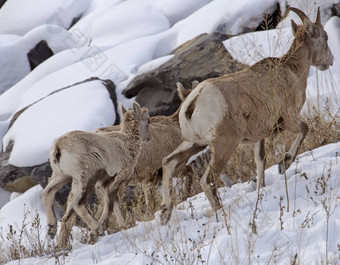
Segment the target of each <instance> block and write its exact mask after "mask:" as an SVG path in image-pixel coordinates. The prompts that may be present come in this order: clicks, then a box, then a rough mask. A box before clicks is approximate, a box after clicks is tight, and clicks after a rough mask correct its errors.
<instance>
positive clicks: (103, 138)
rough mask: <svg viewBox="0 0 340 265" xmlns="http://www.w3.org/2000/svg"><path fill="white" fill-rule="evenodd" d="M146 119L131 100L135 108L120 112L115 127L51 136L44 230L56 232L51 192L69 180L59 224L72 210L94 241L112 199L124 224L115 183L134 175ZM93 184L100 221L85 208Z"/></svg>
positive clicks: (144, 111)
mask: <svg viewBox="0 0 340 265" xmlns="http://www.w3.org/2000/svg"><path fill="white" fill-rule="evenodd" d="M149 122H150V117H149V114H148V111H147V109H145V108H140V107H139V105H138V104H137V103H133V108H132V109H129V110H128V111H127V112H126V113H125V114H124V116H123V122H122V124H121V127H120V130H119V131H113V132H111V133H106V134H97V133H93V132H84V131H72V132H69V133H66V134H65V135H63V136H61V137H60V138H58V139H57V140H56V141H55V143H54V145H53V146H52V148H51V150H50V163H51V167H52V169H53V173H52V177H51V178H50V180H49V183H48V185H47V186H46V188H45V189H44V191H43V195H42V197H43V203H44V207H45V210H46V213H47V224H48V227H49V230H48V234H49V235H50V236H51V237H52V238H53V237H54V236H55V234H56V233H57V219H56V216H55V213H54V210H53V201H54V197H55V193H56V192H57V191H58V190H60V189H61V188H62V187H63V185H65V184H66V183H68V182H69V181H70V180H72V189H71V192H70V194H69V196H68V201H67V209H66V211H65V214H64V216H63V218H62V227H63V223H65V222H67V221H68V218H69V217H70V216H71V213H72V211H75V212H76V213H77V214H78V215H79V217H80V218H82V220H83V221H84V222H85V223H86V224H87V225H88V227H89V228H90V229H91V233H90V242H91V243H93V242H95V241H96V240H97V238H98V235H99V234H102V233H103V232H104V230H103V227H102V224H103V223H104V221H105V219H106V217H107V215H108V211H109V202H110V200H112V201H113V207H114V211H115V214H116V218H117V220H118V222H119V223H120V224H121V223H124V219H123V217H122V215H121V212H120V208H119V204H118V196H117V188H114V187H119V186H120V185H121V184H122V183H124V182H126V181H128V180H129V178H130V176H131V175H132V174H133V171H134V169H135V167H136V164H137V160H138V157H139V155H140V152H141V146H142V141H149V140H150V132H149ZM95 185H97V186H98V188H99V189H100V190H101V192H102V194H103V198H104V206H103V212H102V215H101V217H100V218H99V220H95V219H94V218H93V217H92V216H91V215H90V214H89V212H88V211H87V209H86V207H85V206H86V201H87V198H88V196H89V195H91V194H92V193H93V190H94V186H95ZM62 236H63V235H62ZM59 241H61V242H63V241H65V239H60V240H59V238H58V242H59Z"/></svg>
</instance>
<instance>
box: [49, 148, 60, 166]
mask: <svg viewBox="0 0 340 265" xmlns="http://www.w3.org/2000/svg"><path fill="white" fill-rule="evenodd" d="M53 148H54V150H53V152H51V154H52V157H51V159H50V160H52V162H53V163H54V164H58V163H59V161H60V157H61V151H60V148H59V146H58V145H56V144H55V145H54V146H53Z"/></svg>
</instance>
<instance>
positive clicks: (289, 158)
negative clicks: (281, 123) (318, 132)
mask: <svg viewBox="0 0 340 265" xmlns="http://www.w3.org/2000/svg"><path fill="white" fill-rule="evenodd" d="M285 129H286V130H287V131H290V132H292V133H298V135H297V137H296V139H295V141H294V143H293V144H292V146H291V148H290V150H289V152H287V153H286V154H285V157H284V159H283V160H282V161H281V162H280V163H279V173H280V174H284V173H285V172H286V170H287V169H288V168H289V167H290V165H291V164H292V163H293V161H294V160H295V157H296V155H297V153H298V151H299V148H300V146H301V144H302V142H303V139H305V137H306V135H307V133H308V130H309V129H308V125H307V124H306V123H305V122H303V121H297V122H295V123H294V122H290V123H289V124H287V125H286V124H285Z"/></svg>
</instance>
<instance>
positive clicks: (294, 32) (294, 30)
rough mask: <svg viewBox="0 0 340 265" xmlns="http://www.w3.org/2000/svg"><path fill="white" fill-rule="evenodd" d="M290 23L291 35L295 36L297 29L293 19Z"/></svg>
mask: <svg viewBox="0 0 340 265" xmlns="http://www.w3.org/2000/svg"><path fill="white" fill-rule="evenodd" d="M291 22H292V28H293V34H294V36H295V34H296V31H297V28H298V25H296V23H295V22H294V20H293V19H292V20H291Z"/></svg>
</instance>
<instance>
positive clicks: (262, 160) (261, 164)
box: [254, 139, 266, 191]
mask: <svg viewBox="0 0 340 265" xmlns="http://www.w3.org/2000/svg"><path fill="white" fill-rule="evenodd" d="M254 156H255V163H256V177H257V180H256V186H257V190H258V191H259V190H260V189H261V188H263V187H264V186H265V180H264V179H265V176H264V169H265V166H266V157H265V156H266V154H265V147H264V139H262V140H260V141H258V142H257V143H256V144H255V146H254Z"/></svg>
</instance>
